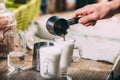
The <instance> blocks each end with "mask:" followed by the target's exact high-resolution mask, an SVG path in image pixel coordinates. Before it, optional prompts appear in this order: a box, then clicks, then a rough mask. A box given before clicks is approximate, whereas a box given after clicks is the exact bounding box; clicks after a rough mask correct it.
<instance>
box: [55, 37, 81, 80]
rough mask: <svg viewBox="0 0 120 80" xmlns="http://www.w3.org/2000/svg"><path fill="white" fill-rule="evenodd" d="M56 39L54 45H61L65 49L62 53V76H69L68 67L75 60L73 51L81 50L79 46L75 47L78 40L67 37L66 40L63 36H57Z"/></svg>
mask: <svg viewBox="0 0 120 80" xmlns="http://www.w3.org/2000/svg"><path fill="white" fill-rule="evenodd" d="M54 41H55V42H54V46H56V47H59V48H61V49H62V50H63V51H62V54H61V60H60V74H61V77H66V78H68V74H67V69H68V67H70V65H71V63H72V61H73V62H74V60H73V51H74V49H77V50H78V51H79V49H78V48H75V41H76V40H75V39H69V38H66V39H65V41H64V40H63V38H56V39H54ZM69 77H70V76H69Z"/></svg>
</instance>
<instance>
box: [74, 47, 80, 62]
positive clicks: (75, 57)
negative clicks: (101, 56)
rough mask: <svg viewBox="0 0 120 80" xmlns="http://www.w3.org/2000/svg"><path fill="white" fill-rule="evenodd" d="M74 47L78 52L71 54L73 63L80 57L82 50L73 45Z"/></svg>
mask: <svg viewBox="0 0 120 80" xmlns="http://www.w3.org/2000/svg"><path fill="white" fill-rule="evenodd" d="M74 49H77V50H78V51H79V52H78V56H73V60H72V61H73V63H76V62H78V61H79V60H80V58H81V57H82V50H81V49H80V48H78V47H75V48H74Z"/></svg>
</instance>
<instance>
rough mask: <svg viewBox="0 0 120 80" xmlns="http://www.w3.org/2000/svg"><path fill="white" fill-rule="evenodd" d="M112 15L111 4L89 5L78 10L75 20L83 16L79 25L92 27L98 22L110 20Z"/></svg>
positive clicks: (74, 14) (74, 15) (75, 13)
mask: <svg viewBox="0 0 120 80" xmlns="http://www.w3.org/2000/svg"><path fill="white" fill-rule="evenodd" d="M112 15H113V14H112V10H111V5H109V2H104V3H96V4H91V5H87V6H85V7H83V8H80V9H78V10H76V11H75V12H74V13H73V18H75V17H78V16H81V17H82V18H81V19H79V23H80V24H83V25H85V26H90V25H95V24H96V21H97V20H100V19H104V18H108V17H111V16H112Z"/></svg>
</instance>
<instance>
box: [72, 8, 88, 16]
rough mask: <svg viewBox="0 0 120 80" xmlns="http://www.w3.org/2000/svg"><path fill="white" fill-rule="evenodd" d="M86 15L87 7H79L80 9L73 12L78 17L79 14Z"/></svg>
mask: <svg viewBox="0 0 120 80" xmlns="http://www.w3.org/2000/svg"><path fill="white" fill-rule="evenodd" d="M85 15H87V12H86V10H85V9H83V8H81V9H78V10H76V11H75V12H74V13H73V18H76V17H78V16H81V17H82V16H85Z"/></svg>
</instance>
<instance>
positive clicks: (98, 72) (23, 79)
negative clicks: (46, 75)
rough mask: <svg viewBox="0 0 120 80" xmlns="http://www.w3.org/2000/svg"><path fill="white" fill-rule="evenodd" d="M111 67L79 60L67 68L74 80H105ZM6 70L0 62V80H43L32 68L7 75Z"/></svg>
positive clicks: (1, 61)
mask: <svg viewBox="0 0 120 80" xmlns="http://www.w3.org/2000/svg"><path fill="white" fill-rule="evenodd" d="M112 67H113V65H112V64H106V63H103V62H96V61H92V60H86V59H80V60H79V61H78V62H76V63H72V65H71V66H70V67H69V68H68V74H69V75H71V76H72V77H73V79H74V80H107V78H108V76H109V74H110V72H111V69H112ZM7 68H8V67H7V60H0V80H44V79H42V78H41V76H40V74H39V72H37V71H35V70H33V69H32V68H31V69H28V70H25V71H22V72H19V73H9V71H8V70H7ZM52 80H53V79H52ZM55 80H57V79H55ZM58 80H66V79H63V78H61V79H58Z"/></svg>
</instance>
